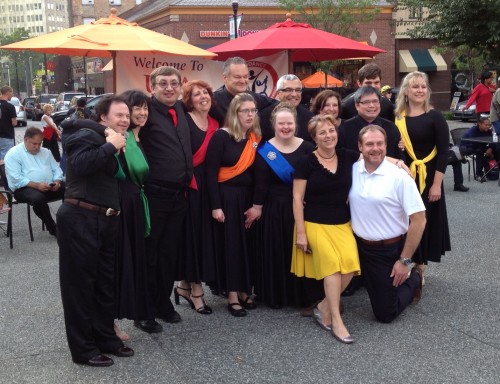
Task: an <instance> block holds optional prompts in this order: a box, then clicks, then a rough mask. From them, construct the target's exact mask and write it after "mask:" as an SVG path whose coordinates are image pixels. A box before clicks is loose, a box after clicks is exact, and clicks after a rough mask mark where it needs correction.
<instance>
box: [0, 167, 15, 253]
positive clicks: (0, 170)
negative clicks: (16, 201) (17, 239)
mask: <svg viewBox="0 0 500 384" xmlns="http://www.w3.org/2000/svg"><path fill="white" fill-rule="evenodd" d="M0 177H1V179H2V184H1V185H0V193H3V194H4V195H6V196H7V208H9V211H8V212H6V214H7V226H6V228H5V229H4V228H2V230H3V232H4V233H5V235H6V236H7V237H8V238H9V242H10V249H12V248H13V247H14V241H13V239H12V201H13V193H12V191H11V190H10V189H9V187H8V185H7V178H6V177H5V164H1V165H0Z"/></svg>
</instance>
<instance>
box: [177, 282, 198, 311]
mask: <svg viewBox="0 0 500 384" xmlns="http://www.w3.org/2000/svg"><path fill="white" fill-rule="evenodd" d="M179 289H182V290H183V291H187V292H191V288H182V287H179V286H177V287H175V289H174V300H175V304H176V305H179V297H182V298H183V299H184V300H186V301H187V302H188V303H189V305H190V306H191V308H192V309H194V304H193V302H192V301H191V299H190V298H189V297H186V296H184V295H181V294H180V293H179V292H178V290H179Z"/></svg>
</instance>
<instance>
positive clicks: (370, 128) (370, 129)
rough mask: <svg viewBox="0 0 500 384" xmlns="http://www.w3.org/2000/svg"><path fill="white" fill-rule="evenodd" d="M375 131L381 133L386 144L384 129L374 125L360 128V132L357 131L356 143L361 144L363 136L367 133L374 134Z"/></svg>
mask: <svg viewBox="0 0 500 384" xmlns="http://www.w3.org/2000/svg"><path fill="white" fill-rule="evenodd" d="M375 131H378V132H381V133H382V135H384V141H385V143H386V144H387V133H386V132H385V129H384V128H382V127H381V126H380V125H375V124H371V125H367V126H366V127H364V128H362V129H361V131H359V135H358V143H359V144H362V143H363V136H364V135H365V134H366V133H367V132H375Z"/></svg>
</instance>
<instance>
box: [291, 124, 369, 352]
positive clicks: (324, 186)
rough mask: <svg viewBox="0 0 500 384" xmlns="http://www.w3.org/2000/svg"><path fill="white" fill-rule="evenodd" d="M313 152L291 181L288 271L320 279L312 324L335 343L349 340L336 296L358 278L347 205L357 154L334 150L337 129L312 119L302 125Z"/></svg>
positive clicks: (301, 163)
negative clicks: (291, 244) (291, 235)
mask: <svg viewBox="0 0 500 384" xmlns="http://www.w3.org/2000/svg"><path fill="white" fill-rule="evenodd" d="M308 130H309V134H310V135H311V137H312V138H313V139H314V141H315V142H316V145H317V149H316V150H315V151H314V152H313V153H311V154H310V155H308V156H307V157H304V158H303V159H301V161H300V162H299V163H298V164H297V166H296V169H295V175H294V181H293V214H294V219H295V235H294V241H295V245H296V247H294V250H293V253H292V267H291V271H292V273H294V274H295V275H297V276H299V277H303V276H305V277H310V278H315V279H317V280H321V279H323V281H324V290H325V299H324V300H323V301H321V302H320V303H319V304H318V305H317V307H316V308H315V309H314V316H313V318H314V319H315V320H316V322H317V323H318V324H319V325H320V326H321V327H322V328H323V329H325V330H327V331H331V332H332V335H333V336H334V337H335V338H336V339H337V340H338V341H340V342H342V343H345V344H351V343H353V342H354V339H353V338H352V336H351V335H350V333H349V331H348V330H347V328H346V327H345V325H344V322H343V321H342V317H341V316H340V310H339V305H340V294H341V293H342V291H343V290H344V289H345V288H346V287H347V285H348V284H349V282H350V281H351V279H352V277H353V276H354V275H355V274H359V271H360V267H359V259H358V250H357V247H356V240H355V239H354V235H353V233H352V229H351V224H350V218H351V216H350V212H349V205H348V202H347V196H348V194H349V189H350V188H351V180H352V165H353V164H354V163H355V162H356V161H357V160H358V159H359V153H358V152H355V151H350V150H348V149H339V150H336V149H335V146H336V145H337V128H336V126H335V122H334V119H333V117H332V116H330V115H318V116H315V117H313V118H312V119H311V121H310V122H309V125H308Z"/></svg>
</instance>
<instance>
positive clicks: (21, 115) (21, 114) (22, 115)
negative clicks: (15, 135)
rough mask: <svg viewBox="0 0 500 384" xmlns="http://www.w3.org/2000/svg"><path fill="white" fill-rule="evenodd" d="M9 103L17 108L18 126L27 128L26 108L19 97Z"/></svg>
mask: <svg viewBox="0 0 500 384" xmlns="http://www.w3.org/2000/svg"><path fill="white" fill-rule="evenodd" d="M9 103H11V104H12V105H13V106H14V107H15V108H16V114H17V126H18V127H26V126H27V125H28V119H26V111H25V110H24V106H23V105H22V104H21V102H20V101H19V99H18V98H17V97H12V98H11V99H10V100H9Z"/></svg>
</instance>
